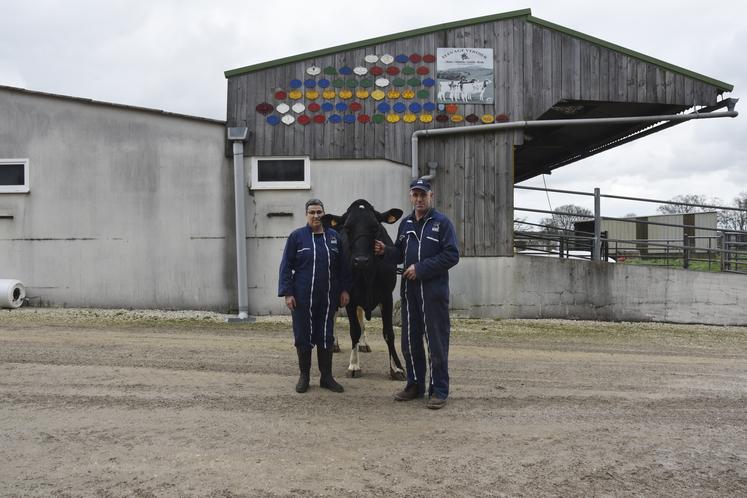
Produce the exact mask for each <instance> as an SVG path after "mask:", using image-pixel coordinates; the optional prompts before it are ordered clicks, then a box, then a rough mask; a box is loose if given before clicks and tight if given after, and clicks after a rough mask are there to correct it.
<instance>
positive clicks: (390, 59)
mask: <svg viewBox="0 0 747 498" xmlns="http://www.w3.org/2000/svg"><path fill="white" fill-rule="evenodd" d="M379 60H380V61H381V63H382V64H391V63H392V62H394V57H392V56H391V55H389V54H384V55H382V56H381V57H379Z"/></svg>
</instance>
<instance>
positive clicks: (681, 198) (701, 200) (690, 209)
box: [656, 194, 719, 214]
mask: <svg viewBox="0 0 747 498" xmlns="http://www.w3.org/2000/svg"><path fill="white" fill-rule="evenodd" d="M669 200H670V201H671V202H681V203H683V204H718V202H719V200H718V199H709V198H708V197H706V196H705V195H700V194H685V195H676V196H674V197H672V198H671V199H669ZM656 210H657V211H659V212H660V213H662V214H687V213H702V212H703V211H706V210H707V209H706V208H701V207H697V206H684V205H681V204H662V205H660V206H659V207H658V208H656Z"/></svg>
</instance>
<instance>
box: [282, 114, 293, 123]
mask: <svg viewBox="0 0 747 498" xmlns="http://www.w3.org/2000/svg"><path fill="white" fill-rule="evenodd" d="M280 121H281V122H282V123H283V124H284V125H292V124H293V123H295V122H296V118H294V117H293V116H291V115H290V114H286V115H285V116H283V117H282V118H280Z"/></svg>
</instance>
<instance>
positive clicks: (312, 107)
mask: <svg viewBox="0 0 747 498" xmlns="http://www.w3.org/2000/svg"><path fill="white" fill-rule="evenodd" d="M321 108H322V106H320V105H319V104H317V103H316V102H312V103H311V104H309V106H308V109H309V111H311V112H319V110H320V109H321Z"/></svg>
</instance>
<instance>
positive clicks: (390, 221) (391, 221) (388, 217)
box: [386, 214, 397, 223]
mask: <svg viewBox="0 0 747 498" xmlns="http://www.w3.org/2000/svg"><path fill="white" fill-rule="evenodd" d="M395 221H397V218H396V217H395V216H394V215H391V214H390V215H389V216H387V217H386V222H387V223H394V222H395Z"/></svg>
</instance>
